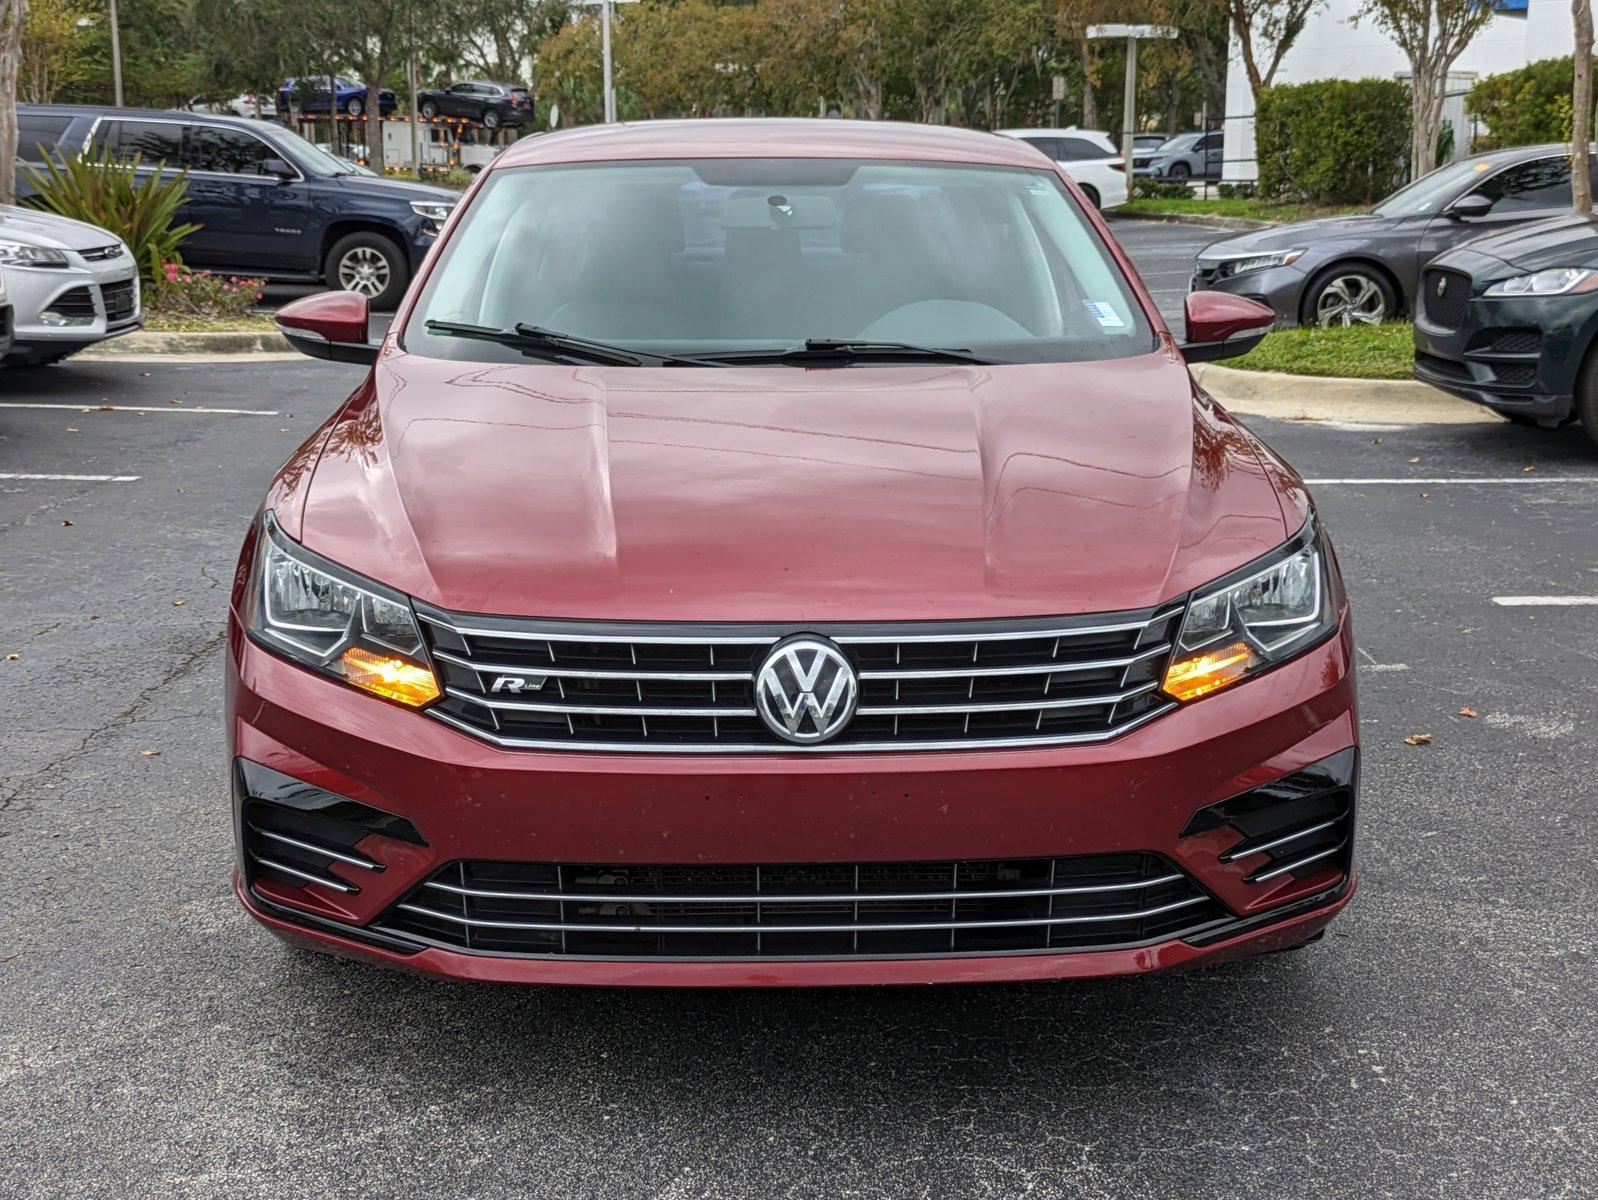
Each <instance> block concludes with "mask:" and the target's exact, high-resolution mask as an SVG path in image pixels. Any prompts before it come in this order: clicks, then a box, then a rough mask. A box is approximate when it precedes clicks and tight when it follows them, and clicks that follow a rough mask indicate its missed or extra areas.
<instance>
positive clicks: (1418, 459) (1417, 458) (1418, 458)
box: [1409, 454, 1420, 463]
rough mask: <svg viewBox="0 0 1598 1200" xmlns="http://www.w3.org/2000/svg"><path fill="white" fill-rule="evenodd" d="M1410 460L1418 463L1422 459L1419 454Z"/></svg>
mask: <svg viewBox="0 0 1598 1200" xmlns="http://www.w3.org/2000/svg"><path fill="white" fill-rule="evenodd" d="M1409 461H1410V462H1412V463H1418V462H1419V461H1420V455H1418V454H1417V455H1416V456H1415V457H1414V458H1412V459H1410V460H1409Z"/></svg>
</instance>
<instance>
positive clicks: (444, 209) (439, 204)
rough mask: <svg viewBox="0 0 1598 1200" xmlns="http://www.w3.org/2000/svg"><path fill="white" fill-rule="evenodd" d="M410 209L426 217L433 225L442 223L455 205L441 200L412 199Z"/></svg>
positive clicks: (453, 209)
mask: <svg viewBox="0 0 1598 1200" xmlns="http://www.w3.org/2000/svg"><path fill="white" fill-rule="evenodd" d="M411 211H412V212H413V213H415V214H416V215H417V216H419V217H426V218H427V219H428V220H429V221H431V222H433V224H435V225H442V224H443V223H444V222H445V221H447V220H448V219H449V214H450V213H452V212H454V211H455V205H454V203H453V202H447V203H446V202H445V201H443V200H412V201H411Z"/></svg>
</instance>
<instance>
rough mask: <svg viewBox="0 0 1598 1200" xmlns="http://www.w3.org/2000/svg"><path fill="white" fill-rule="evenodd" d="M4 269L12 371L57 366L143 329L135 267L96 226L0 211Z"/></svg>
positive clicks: (34, 212)
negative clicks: (106, 341) (68, 359)
mask: <svg viewBox="0 0 1598 1200" xmlns="http://www.w3.org/2000/svg"><path fill="white" fill-rule="evenodd" d="M0 269H3V270H4V271H5V273H6V280H7V283H8V284H9V291H10V304H11V323H10V328H11V333H12V341H11V346H10V348H9V350H8V352H7V353H6V355H5V360H4V361H5V365H6V366H8V367H16V366H26V367H32V366H43V365H45V364H47V363H53V362H59V361H61V360H62V359H63V358H66V357H67V356H69V355H72V354H76V353H77V352H78V351H79V350H82V349H84V348H85V347H87V346H92V345H94V344H95V343H96V342H101V341H104V340H105V339H106V338H111V337H116V336H117V335H119V334H123V333H132V332H133V331H134V330H135V329H137V328H139V326H140V325H141V324H143V314H142V312H141V311H140V306H139V270H138V264H137V263H135V262H134V261H133V255H132V254H130V253H129V252H128V248H127V246H126V245H124V244H123V242H122V239H120V238H119V237H117V236H116V235H115V234H113V233H108V232H107V231H106V230H104V229H101V228H99V227H98V226H96V225H88V224H85V223H84V222H82V221H72V220H69V219H67V218H66V217H61V216H57V215H56V214H55V213H48V212H40V211H39V210H38V209H33V208H22V207H18V206H15V205H4V206H0Z"/></svg>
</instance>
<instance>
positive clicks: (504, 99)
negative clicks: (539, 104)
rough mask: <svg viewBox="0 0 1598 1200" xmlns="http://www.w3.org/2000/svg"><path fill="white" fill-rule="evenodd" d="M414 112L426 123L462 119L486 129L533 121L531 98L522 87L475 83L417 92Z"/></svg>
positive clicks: (461, 83) (514, 84)
mask: <svg viewBox="0 0 1598 1200" xmlns="http://www.w3.org/2000/svg"><path fill="white" fill-rule="evenodd" d="M416 108H417V111H418V112H420V113H421V114H422V116H424V117H426V118H428V120H432V119H433V118H435V117H465V118H466V119H467V120H471V121H477V122H479V123H481V124H482V125H485V126H487V127H488V128H489V129H498V128H499V127H500V126H502V125H505V126H520V125H525V124H527V123H528V122H529V121H531V120H532V119H533V98H532V95H531V94H530V93H529V92H528V90H527V88H526V87H524V86H523V85H522V84H519V83H489V82H487V81H485V80H477V79H468V80H462V81H461V82H460V83H452V84H450V85H449V87H447V88H433V89H424V90H422V91H419V92H417V93H416Z"/></svg>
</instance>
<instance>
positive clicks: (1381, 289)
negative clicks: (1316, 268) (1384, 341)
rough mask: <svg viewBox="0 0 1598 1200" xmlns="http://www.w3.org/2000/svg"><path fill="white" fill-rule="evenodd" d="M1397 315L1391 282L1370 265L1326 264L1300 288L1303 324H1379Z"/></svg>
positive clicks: (1324, 326)
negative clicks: (1327, 265) (1308, 282)
mask: <svg viewBox="0 0 1598 1200" xmlns="http://www.w3.org/2000/svg"><path fill="white" fill-rule="evenodd" d="M1397 314H1398V296H1397V294H1396V293H1395V292H1394V291H1393V285H1392V284H1390V283H1388V282H1387V279H1386V277H1384V276H1383V275H1381V274H1379V273H1377V272H1376V271H1375V270H1373V269H1372V268H1370V267H1360V266H1354V265H1348V266H1341V267H1328V268H1326V270H1324V271H1322V272H1321V273H1320V274H1319V275H1317V276H1315V278H1314V279H1312V280H1310V285H1309V287H1308V288H1306V289H1305V291H1304V311H1303V323H1304V324H1305V325H1319V326H1320V327H1321V328H1322V329H1325V328H1328V327H1329V326H1332V325H1380V324H1381V323H1382V322H1383V321H1390V320H1392V319H1393V317H1394V316H1396V315H1397Z"/></svg>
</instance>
